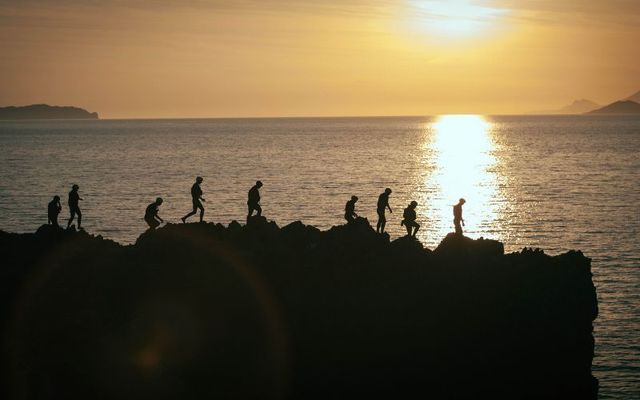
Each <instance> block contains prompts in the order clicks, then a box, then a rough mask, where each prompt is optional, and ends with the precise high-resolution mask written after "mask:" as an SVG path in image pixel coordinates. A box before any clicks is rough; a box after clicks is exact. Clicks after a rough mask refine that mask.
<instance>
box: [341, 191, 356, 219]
mask: <svg viewBox="0 0 640 400" xmlns="http://www.w3.org/2000/svg"><path fill="white" fill-rule="evenodd" d="M357 201H358V196H351V200H349V201H347V204H345V206H344V219H346V220H347V222H348V223H352V222H354V221H355V220H356V218H358V214H356V202H357Z"/></svg>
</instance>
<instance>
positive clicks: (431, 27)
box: [412, 0, 506, 38]
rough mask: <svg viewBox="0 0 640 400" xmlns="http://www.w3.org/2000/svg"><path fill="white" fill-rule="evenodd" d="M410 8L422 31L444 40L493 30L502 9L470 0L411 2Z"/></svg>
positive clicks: (503, 12) (424, 0) (417, 0)
mask: <svg viewBox="0 0 640 400" xmlns="http://www.w3.org/2000/svg"><path fill="white" fill-rule="evenodd" d="M412 4H413V6H414V7H413V8H414V10H415V12H416V15H414V17H415V18H418V20H419V21H420V24H421V25H423V28H426V29H427V30H428V31H429V32H431V33H433V34H438V35H440V36H445V37H451V38H456V37H468V36H472V35H476V34H478V33H481V32H485V31H488V30H490V29H491V28H493V27H495V25H496V23H497V20H498V18H499V17H501V16H502V15H504V14H505V13H506V10H505V9H501V8H494V7H489V6H486V5H482V4H480V2H478V1H475V2H474V1H472V0H413V2H412Z"/></svg>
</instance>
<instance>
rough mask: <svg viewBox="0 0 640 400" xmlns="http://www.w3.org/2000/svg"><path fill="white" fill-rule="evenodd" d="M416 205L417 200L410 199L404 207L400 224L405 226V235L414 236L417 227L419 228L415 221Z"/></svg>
mask: <svg viewBox="0 0 640 400" xmlns="http://www.w3.org/2000/svg"><path fill="white" fill-rule="evenodd" d="M417 206H418V202H416V201H412V202H411V203H409V205H408V206H407V208H405V209H404V213H403V218H404V219H403V220H402V222H401V223H400V225H404V226H405V228H407V236H410V237H416V233H418V229H420V225H419V224H418V223H417V222H416V219H417V215H416V207H417Z"/></svg>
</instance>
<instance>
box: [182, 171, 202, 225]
mask: <svg viewBox="0 0 640 400" xmlns="http://www.w3.org/2000/svg"><path fill="white" fill-rule="evenodd" d="M201 183H202V177H200V176H199V177H197V178H196V183H194V184H193V186H191V201H192V203H193V211H191V212H190V213H189V214H187V215H185V216H184V217H182V218H180V219H181V220H182V222H183V223H184V222H187V218H189V217H190V216H192V215H195V214H196V213H197V212H198V209H200V222H202V218H203V217H204V206H203V205H202V202H203V201H205V199H204V198H202V189H201V188H200V184H201Z"/></svg>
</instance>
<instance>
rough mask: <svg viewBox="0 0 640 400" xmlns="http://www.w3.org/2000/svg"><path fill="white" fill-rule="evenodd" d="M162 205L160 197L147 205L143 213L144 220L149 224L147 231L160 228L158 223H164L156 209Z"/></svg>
mask: <svg viewBox="0 0 640 400" xmlns="http://www.w3.org/2000/svg"><path fill="white" fill-rule="evenodd" d="M161 204H162V197H158V198H157V199H156V201H154V202H153V203H151V204H149V205H148V206H147V209H146V210H145V212H144V220H145V221H146V222H147V224H149V229H152V230H153V229H156V228H157V227H158V226H160V222H164V221H163V220H162V218H160V216H159V215H158V207H160V205H161Z"/></svg>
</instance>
